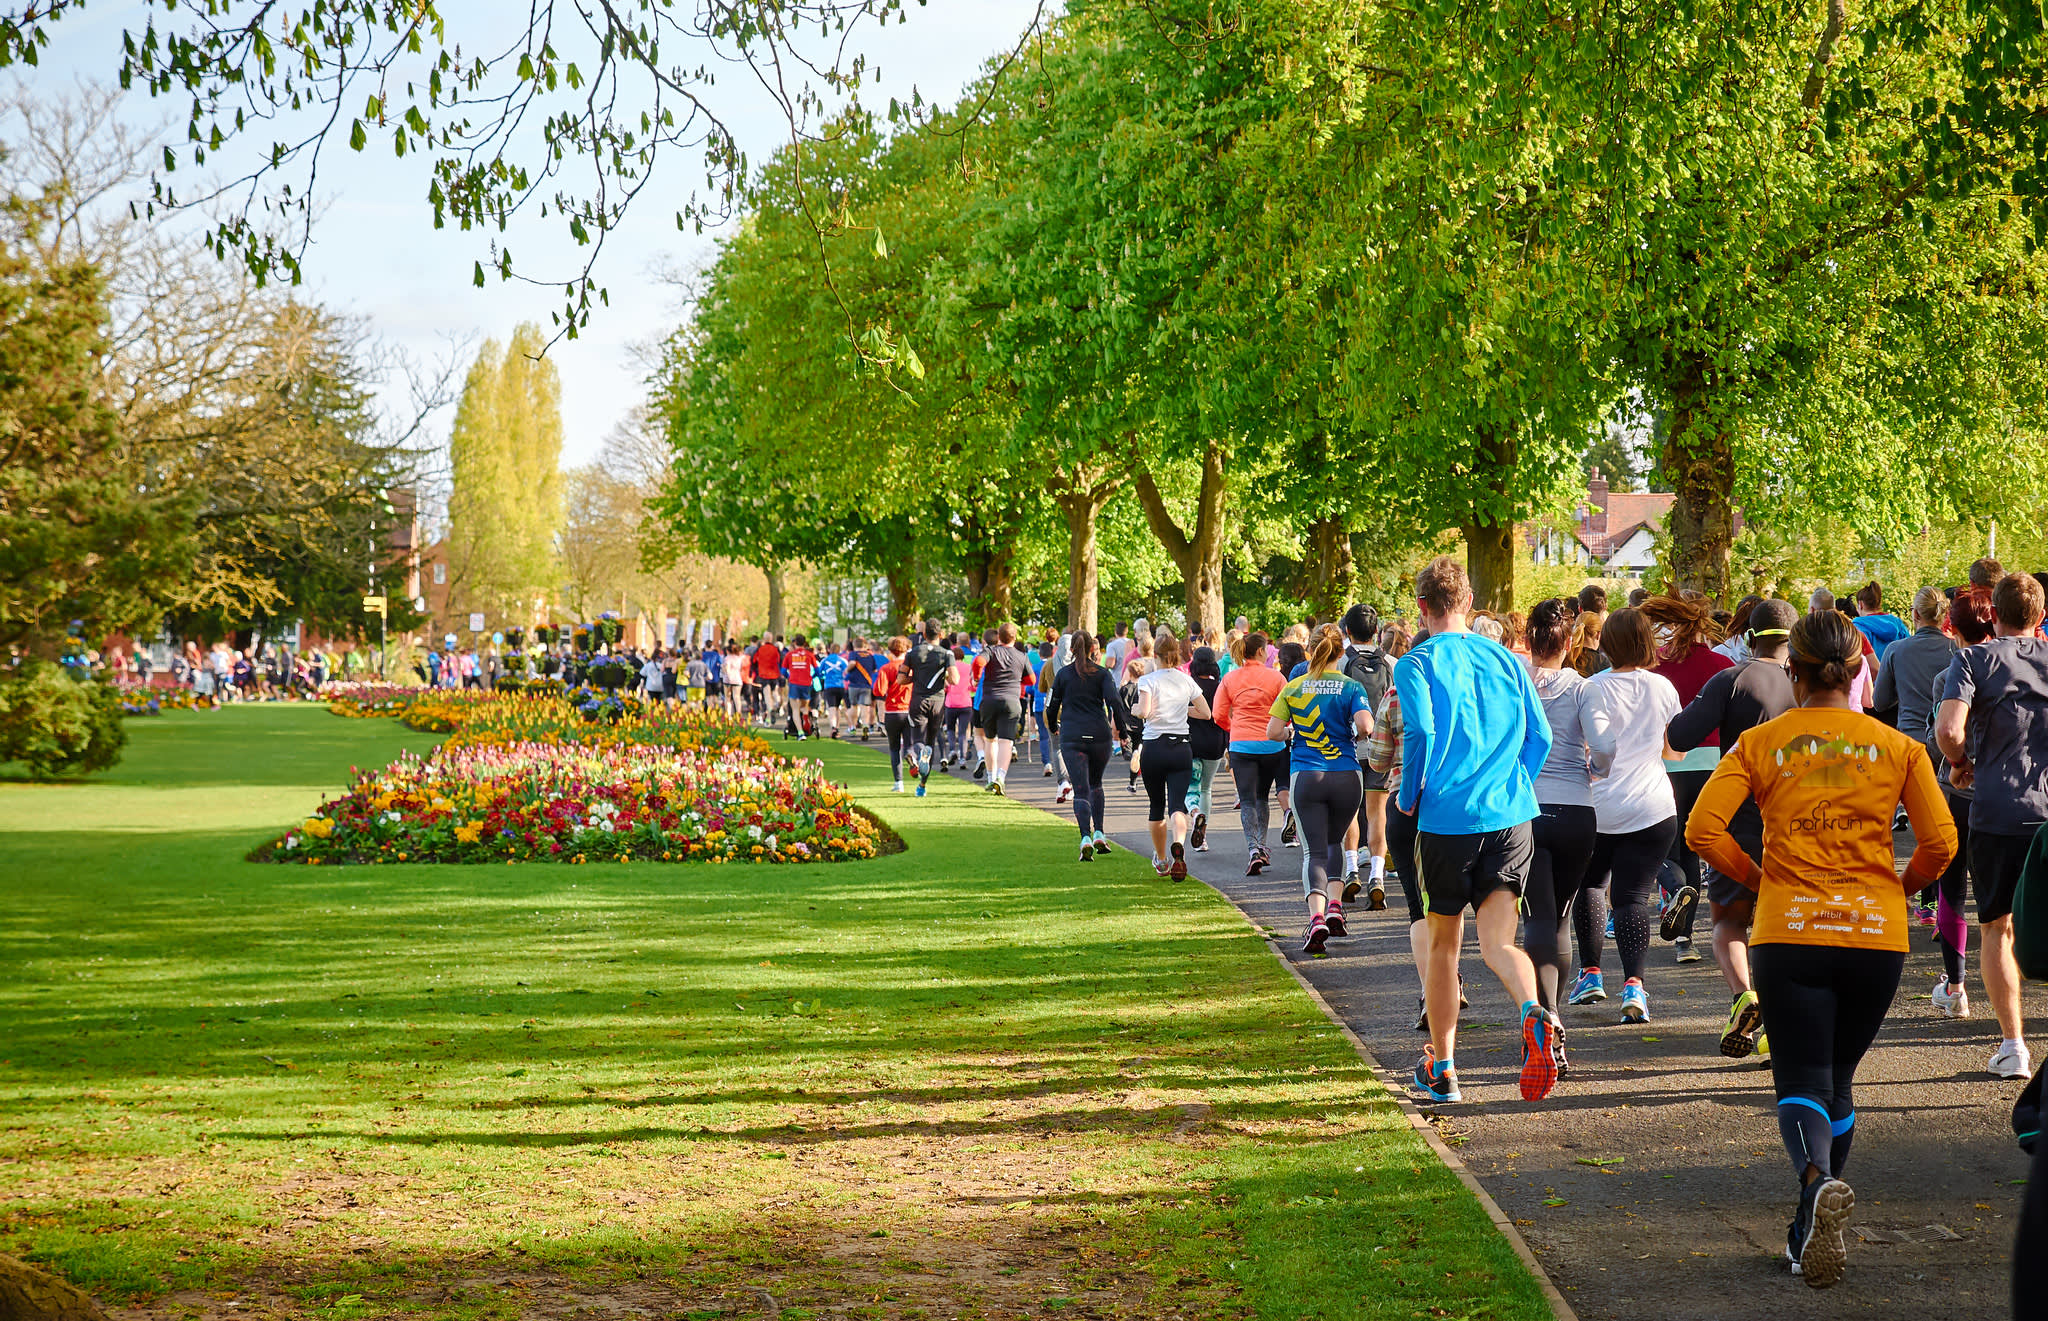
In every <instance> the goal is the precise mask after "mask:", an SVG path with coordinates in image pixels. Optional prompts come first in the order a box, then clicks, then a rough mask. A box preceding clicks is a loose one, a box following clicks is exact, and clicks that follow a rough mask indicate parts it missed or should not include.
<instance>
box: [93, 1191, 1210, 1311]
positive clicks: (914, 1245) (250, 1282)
mask: <svg viewBox="0 0 2048 1321" xmlns="http://www.w3.org/2000/svg"><path fill="white" fill-rule="evenodd" d="M990 1210H991V1209H990V1208H976V1207H956V1208H951V1209H949V1210H946V1211H943V1212H940V1213H938V1214H936V1215H934V1216H933V1217H932V1218H931V1220H930V1222H929V1223H928V1224H926V1225H925V1226H923V1227H921V1228H917V1229H911V1230H886V1231H884V1230H866V1231H863V1230H860V1229H858V1228H853V1227H846V1226H841V1227H837V1228H822V1229H815V1230H811V1231H802V1230H797V1229H783V1230H777V1231H770V1232H768V1233H766V1234H764V1235H761V1236H759V1237H758V1238H756V1239H755V1240H754V1241H752V1242H750V1243H749V1244H748V1245H747V1246H746V1247H744V1248H741V1249H738V1250H735V1251H730V1252H706V1253H699V1254H693V1255H691V1256H690V1257H688V1258H687V1259H685V1260H681V1261H677V1262H674V1263H670V1264H666V1265H664V1266H662V1267H660V1268H655V1269H640V1270H625V1271H621V1270H617V1269H611V1268H607V1269H602V1270H596V1271H591V1270H566V1269H561V1268H548V1267H538V1266H534V1265H532V1264H530V1263H529V1262H527V1261H525V1260H523V1259H522V1258H523V1256H524V1254H522V1253H518V1252H510V1253H492V1254H487V1255H486V1254H479V1256H478V1257H477V1258H476V1259H474V1260H467V1261H453V1262H446V1263H441V1264H440V1265H439V1266H438V1267H429V1266H426V1265H425V1264H419V1263H415V1264H412V1265H410V1266H405V1265H400V1264H398V1263H381V1264H378V1263H374V1262H373V1261H371V1260H367V1259H365V1258H364V1257H357V1256H350V1257H347V1258H344V1259H339V1260H328V1261H309V1262H306V1263H304V1264H302V1265H298V1266H290V1267H278V1268H271V1269H266V1270H263V1271H259V1272H255V1273H252V1274H251V1275H250V1276H249V1277H248V1278H247V1279H245V1280H243V1281H240V1282H238V1284H237V1285H236V1286H235V1287H231V1288H220V1289H213V1290H207V1291H199V1290H185V1291H181V1292H178V1293H173V1294H168V1295H165V1296H163V1297H160V1298H157V1299H154V1300H152V1301H151V1302H149V1303H148V1304H146V1305H143V1306H137V1307H131V1308H110V1309H108V1314H109V1316H111V1317H113V1318H115V1321H124V1319H125V1321H162V1319H163V1318H167V1317H175V1318H179V1321H246V1319H247V1318H280V1319H281V1318H292V1319H293V1321H298V1319H299V1318H309V1317H310V1318H326V1319H329V1321H353V1319H355V1318H370V1317H381V1316H390V1315H399V1314H403V1315H415V1316H448V1317H470V1318H511V1317H518V1318H547V1319H559V1321H583V1319H585V1318H606V1317H626V1318H634V1317H646V1318H659V1319H660V1321H714V1319H715V1318H721V1317H773V1318H788V1319H789V1321H801V1319H802V1318H816V1317H859V1318H868V1317H924V1316H929V1317H947V1318H980V1317H988V1318H994V1317H1016V1316H1047V1317H1148V1316H1159V1317H1165V1316H1171V1315H1183V1314H1190V1313H1193V1314H1199V1315H1203V1316H1211V1317H1215V1316H1224V1317H1228V1316H1234V1315H1237V1314H1238V1313H1239V1311H1240V1310H1241V1309H1239V1308H1237V1307H1235V1306H1233V1302H1234V1294H1235V1291H1234V1290H1233V1289H1231V1288H1230V1287H1229V1286H1228V1285H1218V1284H1216V1283H1214V1282H1212V1281H1210V1280H1208V1279H1206V1278H1197V1277H1195V1276H1192V1275H1178V1274H1176V1273H1174V1272H1170V1271H1169V1272H1166V1273H1165V1274H1164V1276H1162V1274H1161V1273H1160V1272H1159V1271H1158V1270H1157V1268H1156V1266H1155V1265H1154V1263H1153V1262H1152V1261H1151V1258H1152V1256H1153V1253H1152V1251H1151V1250H1148V1249H1137V1250H1135V1251H1132V1250H1129V1249H1128V1248H1124V1249H1122V1250H1120V1249H1119V1246H1118V1245H1117V1243H1116V1242H1115V1238H1116V1236H1115V1235H1114V1234H1113V1233H1112V1234H1105V1232H1104V1226H1103V1225H1102V1223H1101V1222H1100V1221H1099V1220H1098V1219H1096V1218H1095V1217H1093V1216H1089V1215H1077V1214H1075V1213H1074V1212H1073V1211H1071V1210H1065V1209H1059V1210H1047V1209H1039V1210H1037V1211H1036V1212H1033V1213H1025V1214H1018V1213H1017V1212H1016V1211H1014V1210H1011V1211H1009V1212H1007V1213H1002V1212H998V1213H997V1214H990ZM394 1268H395V1278H394V1274H393V1273H392V1272H393V1271H394Z"/></svg>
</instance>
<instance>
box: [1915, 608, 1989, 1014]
mask: <svg viewBox="0 0 2048 1321" xmlns="http://www.w3.org/2000/svg"><path fill="white" fill-rule="evenodd" d="M1997 618H1998V617H1997V615H1996V614H1994V613H1993V612H1992V609H1991V592H1990V591H1989V590H1988V589H1985V588H1975V587H1966V588H1964V589H1963V590H1962V591H1960V592H1958V593H1957V594H1956V598H1955V600H1953V601H1951V602H1950V603H1949V612H1948V627H1949V632H1950V633H1952V634H1954V635H1955V640H1956V642H1957V643H1958V644H1959V645H1960V646H1963V647H1974V646H1976V645H1978V644H1979V643H1981V642H1984V641H1986V640H1987V639H1989V638H1990V637H1991V635H1992V632H1993V630H1994V628H1995V626H1996V624H1997ZM1951 659H1953V658H1951ZM1947 684H1948V671H1947V670H1946V669H1944V670H1943V671H1942V672H1941V674H1940V676H1939V677H1938V678H1936V679H1935V681H1934V684H1933V687H1932V689H1931V697H1932V701H1933V704H1934V705H1933V707H1932V708H1930V713H1929V720H1930V721H1931V720H1932V719H1933V712H1934V711H1938V710H1939V709H1940V705H1941V693H1942V689H1943V688H1945V687H1946V686H1947ZM1926 742H1927V746H1928V750H1929V753H1930V755H1932V756H1933V757H1934V759H1935V764H1934V775H1935V778H1936V779H1938V780H1940V781H1941V789H1942V794H1943V796H1944V797H1945V798H1946V799H1947V802H1948V811H1949V815H1950V816H1952V817H1954V818H1955V823H1956V856H1955V857H1954V858H1952V859H1950V860H1949V864H1948V867H1947V868H1946V869H1945V870H1943V872H1942V873H1941V882H1940V884H1939V885H1938V886H1937V887H1936V898H1935V913H1934V934H1935V942H1936V944H1938V945H1939V946H1940V947H1941V979H1940V980H1939V981H1938V982H1937V983H1936V984H1935V992H1934V995H1933V997H1932V999H1933V1001H1934V1007H1935V1008H1936V1009H1939V1010H1941V1011H1942V1012H1943V1013H1944V1014H1947V1015H1948V1016H1949V1017H1950V1018H1968V1017H1969V1016H1970V992H1969V990H1968V988H1967V987H1966V986H1965V985H1964V983H1963V956H1964V954H1965V953H1967V952H1968V950H1969V941H1970V923H1969V918H1968V915H1967V911H1966V908H1965V904H1964V900H1965V898H1966V892H1967V890H1968V889H1969V879H1970V866H1969V861H1970V802H1971V800H1972V799H1973V798H1975V797H1976V794H1975V791H1974V790H1972V789H1970V788H1969V787H1968V786H1964V787H1961V788H1958V787H1957V786H1956V784H1955V782H1954V781H1953V780H1952V779H1951V778H1950V774H1949V764H1948V758H1946V757H1944V756H1942V755H1941V749H1940V747H1939V746H1938V744H1937V741H1936V740H1935V738H1934V734H1933V731H1932V728H1931V727H1930V729H1929V732H1928V736H1927V740H1926Z"/></svg>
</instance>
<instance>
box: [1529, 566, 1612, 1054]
mask: <svg viewBox="0 0 2048 1321" xmlns="http://www.w3.org/2000/svg"><path fill="white" fill-rule="evenodd" d="M1575 618H1576V616H1575V615H1574V613H1573V612H1572V611H1571V610H1570V609H1568V608H1567V606H1566V604H1565V602H1564V601H1563V600H1562V599H1561V598H1557V597H1552V598H1550V599H1549V600H1546V601H1538V602H1537V603H1536V608H1535V609H1533V610H1531V611H1530V612H1529V669H1530V677H1531V678H1532V679H1534V680H1535V683H1536V697H1537V699H1538V700H1539V701H1541V702H1542V703H1543V714H1544V716H1545V717H1546V718H1548V720H1549V721H1550V756H1549V758H1548V759H1547V760H1546V761H1545V762H1544V763H1543V769H1542V771H1541V772H1539V773H1538V774H1537V776H1536V784H1535V788H1536V805H1537V806H1538V807H1540V808H1541V809H1542V812H1543V814H1542V815H1541V816H1539V817H1537V818H1536V820H1535V822H1534V829H1533V831H1532V832H1531V833H1532V834H1533V835H1534V837H1535V845H1536V849H1535V853H1534V854H1533V855H1532V856H1531V858H1530V860H1529V883H1528V885H1527V886H1526V887H1524V889H1523V890H1522V905H1523V907H1522V912H1523V915H1524V925H1523V928H1522V947H1523V948H1524V949H1526V950H1527V951H1528V953H1529V960H1530V962H1532V963H1534V964H1535V965H1536V999H1537V1002H1538V1003H1540V1004H1541V1005H1542V1006H1543V1007H1544V1008H1545V1009H1548V1010H1550V1011H1552V1012H1553V1013H1555V1012H1556V1011H1557V1009H1558V1008H1559V1007H1560V1005H1561V1003H1562V1002H1561V999H1560V996H1561V995H1562V994H1563V993H1564V992H1566V991H1569V990H1570V989H1571V988H1570V986H1569V985H1567V984H1565V982H1564V954H1563V950H1564V943H1565V939H1566V932H1567V928H1569V927H1570V925H1571V921H1572V906H1573V903H1574V902H1575V901H1576V900H1577V898H1578V896H1579V892H1580V887H1581V886H1583V885H1584V884H1585V881H1586V868H1587V867H1588V866H1589V865H1590V864H1591V863H1592V860H1593V844H1594V840H1595V839H1596V837H1597V834H1598V823H1597V820H1596V818H1595V814H1594V810H1593V785H1592V778H1591V774H1590V772H1589V770H1588V768H1587V758H1586V738H1585V734H1584V724H1585V714H1586V704H1587V702H1588V700H1589V698H1590V696H1591V691H1590V689H1589V688H1588V687H1587V683H1586V680H1585V679H1584V678H1582V677H1581V676H1580V674H1579V672H1578V671H1577V670H1575V669H1573V668H1572V667H1571V666H1569V665H1567V664H1565V661H1564V654H1565V649H1566V648H1567V647H1569V646H1570V645H1571V640H1572V622H1573V620H1574V619H1575ZM1561 1056H1562V1050H1561V1049H1560V1057H1561Z"/></svg>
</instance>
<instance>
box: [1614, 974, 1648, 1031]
mask: <svg viewBox="0 0 2048 1321" xmlns="http://www.w3.org/2000/svg"><path fill="white" fill-rule="evenodd" d="M1621 1021H1622V1022H1624V1023H1647V1022H1649V1021H1650V995H1649V992H1647V991H1645V990H1644V989H1643V984H1642V983H1641V982H1639V981H1637V980H1636V979H1635V978H1633V977H1631V978H1629V979H1628V980H1627V981H1625V982H1623V983H1622V984H1621Z"/></svg>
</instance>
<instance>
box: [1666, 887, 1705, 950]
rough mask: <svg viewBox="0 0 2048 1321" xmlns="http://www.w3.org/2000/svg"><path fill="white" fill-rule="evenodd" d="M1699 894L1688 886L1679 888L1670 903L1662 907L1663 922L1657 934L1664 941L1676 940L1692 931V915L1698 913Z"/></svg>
mask: <svg viewBox="0 0 2048 1321" xmlns="http://www.w3.org/2000/svg"><path fill="white" fill-rule="evenodd" d="M1699 906H1700V892H1699V891H1698V890H1696V889H1694V888H1693V887H1692V886H1690V885H1686V886H1681V887H1680V888H1679V891H1678V893H1677V894H1674V895H1672V896H1671V902H1670V903H1668V904H1666V905H1664V920H1663V921H1662V923H1661V924H1660V925H1659V929H1658V932H1657V934H1658V935H1659V936H1661V937H1663V938H1664V939H1665V940H1677V939H1678V938H1679V937H1680V936H1682V935H1684V934H1685V933H1686V932H1687V931H1690V930H1691V929H1692V919H1693V914H1694V913H1696V912H1698V911H1699Z"/></svg>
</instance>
